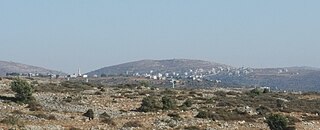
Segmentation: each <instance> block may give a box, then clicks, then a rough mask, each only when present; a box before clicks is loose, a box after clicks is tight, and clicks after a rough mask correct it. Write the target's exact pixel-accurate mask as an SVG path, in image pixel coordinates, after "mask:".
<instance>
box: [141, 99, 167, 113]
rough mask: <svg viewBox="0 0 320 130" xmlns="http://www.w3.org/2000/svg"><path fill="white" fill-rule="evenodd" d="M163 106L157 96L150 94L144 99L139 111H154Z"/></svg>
mask: <svg viewBox="0 0 320 130" xmlns="http://www.w3.org/2000/svg"><path fill="white" fill-rule="evenodd" d="M159 108H161V103H160V102H159V101H158V100H157V98H156V97H152V96H148V97H145V98H143V99H142V103H141V106H140V108H138V110H139V111H142V112H154V111H157V110H158V109H159Z"/></svg>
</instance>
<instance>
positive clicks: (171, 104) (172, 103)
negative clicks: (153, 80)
mask: <svg viewBox="0 0 320 130" xmlns="http://www.w3.org/2000/svg"><path fill="white" fill-rule="evenodd" d="M162 105H163V107H162V109H163V110H170V109H174V108H176V107H177V102H176V100H174V99H173V98H171V97H169V96H164V97H162Z"/></svg>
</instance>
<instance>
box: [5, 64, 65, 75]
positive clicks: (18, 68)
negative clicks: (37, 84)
mask: <svg viewBox="0 0 320 130" xmlns="http://www.w3.org/2000/svg"><path fill="white" fill-rule="evenodd" d="M6 73H25V74H26V73H39V74H60V75H65V73H63V72H59V71H55V70H50V69H45V68H42V67H36V66H31V65H26V64H21V63H15V62H7V61H0V76H5V75H6Z"/></svg>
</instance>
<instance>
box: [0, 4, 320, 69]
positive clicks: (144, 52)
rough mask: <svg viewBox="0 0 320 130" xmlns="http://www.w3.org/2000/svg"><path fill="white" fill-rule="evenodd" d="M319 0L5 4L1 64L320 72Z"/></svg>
mask: <svg viewBox="0 0 320 130" xmlns="http://www.w3.org/2000/svg"><path fill="white" fill-rule="evenodd" d="M319 5H320V1H318V0H308V1H301V0H282V1H279V0H268V1H256V0H241V1H239V0H231V1H215V0H202V1H194V0H161V1H150V0H135V1H133V0H122V1H118V0H115V1H104V0H97V1H85V0H68V1H65V0H54V1H43V0H32V1H25V0H15V1H11V0H10V1H0V45H1V51H0V60H5V61H14V62H20V63H25V64H31V65H36V66H42V67H46V68H50V69H56V70H61V71H64V72H68V73H73V72H75V71H76V70H77V68H78V67H80V68H81V69H82V70H83V71H84V72H88V71H91V70H94V69H98V68H100V67H104V66H109V65H115V64H119V63H124V62H128V61H135V60H142V59H173V58H185V59H201V60H208V61H214V62H219V63H224V64H229V65H232V66H236V67H240V66H245V67H283V66H312V67H318V68H319V67H320V60H319V59H320V55H319V48H320V44H319V43H320V37H319V34H320V24H319V23H320V17H319V12H320V8H319Z"/></svg>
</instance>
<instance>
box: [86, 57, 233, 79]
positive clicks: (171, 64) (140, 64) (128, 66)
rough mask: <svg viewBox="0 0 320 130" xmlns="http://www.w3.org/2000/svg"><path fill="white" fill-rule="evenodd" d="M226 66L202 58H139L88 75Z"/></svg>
mask: <svg viewBox="0 0 320 130" xmlns="http://www.w3.org/2000/svg"><path fill="white" fill-rule="evenodd" d="M218 67H222V68H227V67H230V66H227V65H223V64H219V63H214V62H208V61H202V60H189V59H170V60H141V61H135V62H129V63H124V64H120V65H114V66H110V67H104V68H101V69H98V70H95V71H92V72H89V73H87V74H88V75H101V74H107V75H119V74H127V73H129V74H134V73H140V74H143V73H150V71H153V73H172V72H176V73H184V72H190V70H193V71H195V70H197V69H202V70H203V71H209V70H212V68H218Z"/></svg>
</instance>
